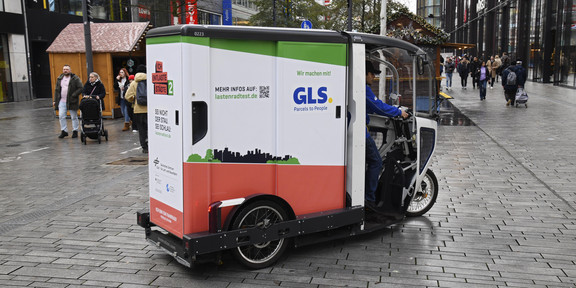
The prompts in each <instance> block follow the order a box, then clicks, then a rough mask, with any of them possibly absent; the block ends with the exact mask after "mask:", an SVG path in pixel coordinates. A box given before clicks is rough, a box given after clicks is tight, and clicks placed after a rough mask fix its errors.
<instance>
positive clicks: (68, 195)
mask: <svg viewBox="0 0 576 288" xmlns="http://www.w3.org/2000/svg"><path fill="white" fill-rule="evenodd" d="M458 80H459V79H458V77H457V75H455V76H454V83H459V82H460V81H458ZM455 86H456V87H458V88H456V87H454V88H453V90H452V91H445V92H447V94H449V95H451V96H453V97H454V99H453V100H450V103H451V104H452V105H453V107H450V105H449V104H445V105H446V106H445V107H442V109H441V114H442V115H441V120H440V122H441V124H442V125H440V126H439V134H438V145H437V150H436V151H437V153H436V155H435V157H434V160H433V161H434V162H433V167H432V168H433V170H434V171H435V173H436V175H437V177H438V180H439V185H440V194H439V196H438V200H437V203H436V205H435V206H434V207H433V208H432V209H431V210H430V211H429V213H427V214H426V215H425V216H423V217H418V218H411V219H406V220H405V221H404V222H402V223H401V224H398V225H394V226H392V227H390V228H388V229H385V230H382V231H379V232H375V233H371V234H367V235H362V236H358V237H353V238H350V239H345V240H338V241H331V242H327V243H323V244H319V245H312V246H307V247H303V248H298V249H293V250H291V251H288V252H287V253H286V256H285V257H283V258H282V259H281V261H280V262H278V263H277V264H276V265H274V266H273V267H270V268H266V269H262V270H256V271H251V270H246V269H244V268H242V267H240V266H239V265H238V264H237V263H236V262H235V261H234V260H232V259H230V257H229V256H226V257H225V258H224V263H223V264H222V265H214V264H205V265H196V266H195V267H193V268H192V269H188V268H185V267H184V266H182V265H180V264H178V263H177V262H176V261H174V260H173V259H172V258H171V257H170V256H168V255H166V254H165V253H164V252H163V251H161V250H160V249H158V248H156V247H153V246H151V245H149V243H148V242H146V241H145V240H144V231H143V229H142V228H140V227H139V226H137V225H136V217H135V213H136V211H139V210H142V209H145V208H146V207H147V205H148V204H147V201H148V187H147V166H146V158H145V157H144V155H143V154H142V153H141V152H140V149H139V145H138V137H137V133H132V132H130V131H128V132H122V131H121V128H122V126H123V123H122V120H120V119H116V120H105V121H104V124H105V127H106V129H108V131H109V135H110V137H109V138H110V141H108V142H105V141H104V142H102V143H101V144H98V143H97V142H96V141H94V140H90V139H89V140H88V141H89V142H88V143H87V145H82V144H81V143H80V140H79V139H71V138H70V137H67V138H65V139H58V138H57V136H58V133H59V125H58V121H57V119H56V118H55V117H54V113H53V111H52V109H51V108H50V105H51V102H50V101H49V100H34V101H28V102H23V103H4V104H0V125H1V127H2V128H1V130H0V183H1V185H0V284H1V286H2V287H211V288H213V287H273V286H282V287H337V286H349V287H392V286H393V287H506V286H511V287H576V245H575V244H574V243H576V193H575V191H576V189H575V188H574V182H576V178H574V172H575V171H576V153H574V152H575V151H576V148H575V145H576V144H575V143H576V128H575V126H574V125H576V90H571V89H567V88H561V87H556V86H552V85H544V84H539V83H531V82H529V83H527V91H528V93H529V95H530V100H529V102H528V105H529V107H528V108H527V109H526V108H513V107H506V106H505V102H504V100H503V98H504V97H503V92H502V89H501V88H500V87H495V88H494V89H493V90H491V89H488V95H487V100H486V101H480V98H479V94H478V93H479V92H478V90H474V89H471V85H469V87H468V89H467V90H463V89H460V88H459V85H455ZM473 124H475V125H473ZM69 125H70V122H69Z"/></svg>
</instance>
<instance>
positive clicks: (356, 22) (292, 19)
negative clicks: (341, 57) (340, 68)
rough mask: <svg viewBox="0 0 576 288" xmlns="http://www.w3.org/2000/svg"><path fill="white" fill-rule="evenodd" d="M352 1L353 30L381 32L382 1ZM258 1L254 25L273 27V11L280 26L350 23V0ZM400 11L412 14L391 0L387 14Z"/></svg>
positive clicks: (330, 27) (329, 26)
mask: <svg viewBox="0 0 576 288" xmlns="http://www.w3.org/2000/svg"><path fill="white" fill-rule="evenodd" d="M274 1H276V4H275V7H274ZM351 1H352V29H353V30H355V31H359V32H370V33H377V32H379V31H380V7H381V2H380V1H381V0H351ZM255 4H256V6H257V7H258V10H259V12H258V13H257V14H255V15H253V16H252V17H251V18H250V24H251V25H254V26H274V12H275V15H276V26H278V27H300V24H301V23H302V21H303V20H308V21H310V22H312V27H313V28H315V29H328V30H346V26H347V25H346V24H347V22H348V0H332V2H331V3H330V4H329V5H327V6H324V5H321V4H319V3H317V2H316V1H314V0H256V2H255ZM274 8H275V9H274ZM274 10H275V11H274ZM399 11H406V12H407V13H410V11H409V9H408V7H406V5H404V4H401V3H398V2H394V1H389V3H388V5H387V14H388V15H391V14H393V13H396V12H399Z"/></svg>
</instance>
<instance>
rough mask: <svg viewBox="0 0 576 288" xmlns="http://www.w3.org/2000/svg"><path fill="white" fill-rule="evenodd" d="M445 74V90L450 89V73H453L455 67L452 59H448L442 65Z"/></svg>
mask: <svg viewBox="0 0 576 288" xmlns="http://www.w3.org/2000/svg"><path fill="white" fill-rule="evenodd" d="M444 68H445V70H446V71H445V73H446V90H450V89H452V73H454V69H455V68H456V66H455V65H454V62H452V58H451V57H448V59H447V60H446V63H445V64H444Z"/></svg>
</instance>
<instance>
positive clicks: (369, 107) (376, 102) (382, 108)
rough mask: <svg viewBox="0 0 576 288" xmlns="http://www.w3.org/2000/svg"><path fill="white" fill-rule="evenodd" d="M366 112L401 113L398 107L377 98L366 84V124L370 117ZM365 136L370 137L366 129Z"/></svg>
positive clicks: (398, 114) (388, 114) (385, 114)
mask: <svg viewBox="0 0 576 288" xmlns="http://www.w3.org/2000/svg"><path fill="white" fill-rule="evenodd" d="M368 114H378V115H382V116H388V117H397V116H400V115H401V114H402V111H400V108H396V107H394V106H391V105H388V104H386V103H384V102H382V100H380V99H378V97H376V95H374V92H372V89H371V88H370V86H368V85H366V125H368V123H370V117H369V116H368ZM366 137H370V134H369V133H368V130H366Z"/></svg>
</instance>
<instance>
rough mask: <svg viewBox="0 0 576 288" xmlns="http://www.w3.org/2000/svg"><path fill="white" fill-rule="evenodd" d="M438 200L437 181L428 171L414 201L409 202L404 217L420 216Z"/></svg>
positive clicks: (430, 171)
mask: <svg viewBox="0 0 576 288" xmlns="http://www.w3.org/2000/svg"><path fill="white" fill-rule="evenodd" d="M436 198H438V179H436V175H434V172H432V170H430V169H428V170H427V171H426V174H425V175H424V179H422V183H421V184H420V190H419V191H417V192H416V195H415V196H414V199H412V202H410V206H408V210H407V211H406V216H408V217H417V216H422V215H424V214H425V213H426V212H428V210H430V208H432V206H434V203H436Z"/></svg>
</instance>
